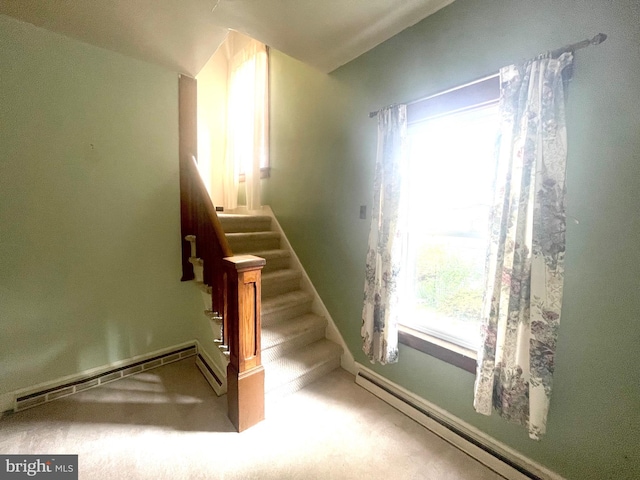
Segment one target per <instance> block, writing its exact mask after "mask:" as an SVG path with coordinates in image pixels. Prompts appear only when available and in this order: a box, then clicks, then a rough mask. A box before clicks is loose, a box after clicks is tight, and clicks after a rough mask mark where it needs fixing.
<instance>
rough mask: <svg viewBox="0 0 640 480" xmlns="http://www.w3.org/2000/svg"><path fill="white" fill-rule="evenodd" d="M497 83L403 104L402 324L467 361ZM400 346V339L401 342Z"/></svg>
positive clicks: (474, 333) (480, 272)
mask: <svg viewBox="0 0 640 480" xmlns="http://www.w3.org/2000/svg"><path fill="white" fill-rule="evenodd" d="M498 97H499V83H498V77H497V76H494V77H490V78H488V79H484V80H481V81H478V82H474V83H473V84H470V85H466V86H464V87H460V88H457V89H453V90H451V91H448V92H445V93H443V94H440V95H436V96H434V97H431V98H428V99H426V100H423V101H421V102H416V103H414V104H411V105H409V106H408V111H407V116H408V123H409V125H408V137H409V157H410V160H409V165H410V166H409V170H410V174H409V182H408V187H407V188H408V189H409V192H408V198H409V202H408V209H409V225H410V226H409V232H408V235H407V242H408V255H407V258H406V268H405V269H404V270H405V272H406V274H405V275H406V276H405V279H404V281H405V282H406V284H405V285H406V288H405V289H404V292H405V293H404V295H405V296H404V298H403V300H402V303H403V305H404V312H403V315H402V325H403V326H405V327H408V328H407V329H405V334H406V332H407V331H413V332H414V333H419V334H424V335H423V338H424V337H425V336H426V338H434V339H435V340H436V341H437V343H438V344H439V345H445V346H450V345H453V346H454V347H459V349H462V350H463V351H466V352H470V354H471V355H472V354H473V352H475V351H476V350H477V348H478V346H479V341H480V330H479V327H480V314H481V308H482V302H483V296H484V288H485V278H484V275H485V259H486V251H487V241H488V227H489V208H490V205H491V204H492V198H493V181H494V170H495V168H494V167H495V154H494V150H495V144H496V139H497V133H498V119H499V117H498V106H497V102H498ZM401 341H402V336H401Z"/></svg>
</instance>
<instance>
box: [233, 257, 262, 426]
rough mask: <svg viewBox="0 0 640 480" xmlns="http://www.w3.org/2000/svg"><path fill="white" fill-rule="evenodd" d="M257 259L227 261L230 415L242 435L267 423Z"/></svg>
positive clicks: (260, 261)
mask: <svg viewBox="0 0 640 480" xmlns="http://www.w3.org/2000/svg"><path fill="white" fill-rule="evenodd" d="M265 263H266V261H265V259H264V258H260V257H255V256H253V255H236V256H233V257H227V258H225V259H224V269H225V274H226V277H227V319H226V320H227V321H226V322H225V323H226V326H227V329H228V337H227V338H228V339H229V344H228V345H229V365H228V366H227V404H228V410H229V411H228V415H229V419H230V420H231V422H232V423H233V424H234V426H235V427H236V429H237V430H238V432H242V431H243V430H246V429H247V428H249V427H251V426H253V425H255V424H256V423H258V422H261V421H262V420H264V368H263V367H262V362H261V359H260V352H261V349H260V333H261V326H260V292H261V287H260V284H261V280H260V278H261V270H262V267H264V265H265Z"/></svg>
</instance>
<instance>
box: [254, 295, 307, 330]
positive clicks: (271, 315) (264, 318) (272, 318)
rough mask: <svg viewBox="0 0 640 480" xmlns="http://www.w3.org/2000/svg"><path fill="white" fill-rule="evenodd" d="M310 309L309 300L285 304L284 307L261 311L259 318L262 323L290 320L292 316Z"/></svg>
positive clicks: (271, 323)
mask: <svg viewBox="0 0 640 480" xmlns="http://www.w3.org/2000/svg"><path fill="white" fill-rule="evenodd" d="M310 309H311V300H309V301H306V302H300V303H297V304H295V305H290V306H287V307H286V308H279V309H277V310H273V311H271V312H268V311H267V312H265V311H264V310H263V311H262V315H261V316H260V320H261V322H262V325H273V324H275V323H278V322H283V321H285V320H290V319H292V318H295V317H298V316H300V315H304V314H305V313H307V312H309V310H310Z"/></svg>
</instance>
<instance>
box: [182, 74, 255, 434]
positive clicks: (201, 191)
mask: <svg viewBox="0 0 640 480" xmlns="http://www.w3.org/2000/svg"><path fill="white" fill-rule="evenodd" d="M196 112H197V97H196V81H195V80H194V79H193V78H190V77H186V76H184V75H181V76H180V80H179V135H180V143H179V148H180V151H179V154H180V218H181V235H182V280H183V281H185V280H192V279H193V278H194V272H193V265H192V264H191V263H190V262H189V258H190V256H191V255H192V253H191V245H190V242H189V241H188V240H187V237H188V236H195V242H196V252H197V255H198V257H199V258H201V259H202V260H203V280H204V283H205V284H206V285H208V286H210V287H211V305H212V309H211V310H212V312H211V315H214V316H220V317H222V319H223V320H222V339H221V342H222V344H223V347H224V348H225V349H227V348H228V352H229V365H228V367H227V392H228V393H227V403H228V415H229V418H230V419H231V421H232V423H233V424H234V426H235V427H236V429H237V430H238V431H239V432H240V431H242V430H245V429H247V428H249V427H251V426H252V425H254V424H256V423H258V422H260V421H261V420H263V419H264V370H263V367H262V364H261V358H260V352H261V350H260V336H261V328H260V292H261V270H262V267H263V266H264V265H265V263H266V262H265V260H264V259H263V258H259V257H254V256H252V255H239V256H234V255H233V253H232V251H231V248H229V244H228V242H227V239H226V237H225V234H224V230H223V228H222V225H221V223H220V220H219V219H218V215H217V213H216V210H215V208H214V206H213V203H212V202H211V197H210V196H209V193H208V191H207V189H206V187H205V185H204V182H203V181H202V178H201V177H200V172H199V171H198V166H197V163H196V159H195V156H194V153H195V152H196V151H197V126H196V120H197V114H196ZM190 238H191V237H190Z"/></svg>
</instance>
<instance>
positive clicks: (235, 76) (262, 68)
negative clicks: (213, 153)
mask: <svg viewBox="0 0 640 480" xmlns="http://www.w3.org/2000/svg"><path fill="white" fill-rule="evenodd" d="M267 65H268V62H267V50H266V47H265V45H263V44H262V43H260V42H257V41H255V40H250V41H249V42H248V43H247V44H246V45H245V46H244V47H243V48H242V49H241V50H240V51H239V52H237V53H235V54H234V55H233V56H232V58H231V60H230V62H229V94H228V106H227V148H226V152H227V153H226V159H225V171H224V192H225V194H224V207H225V208H226V209H233V208H236V207H237V206H238V190H239V186H240V184H239V180H238V178H239V175H240V174H244V176H245V192H246V204H247V208H248V209H249V210H256V209H259V208H260V206H261V204H260V167H261V165H264V164H265V163H266V162H265V158H266V155H267V117H268V111H267V105H268V98H267V82H268V76H267V68H268V66H267Z"/></svg>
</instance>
